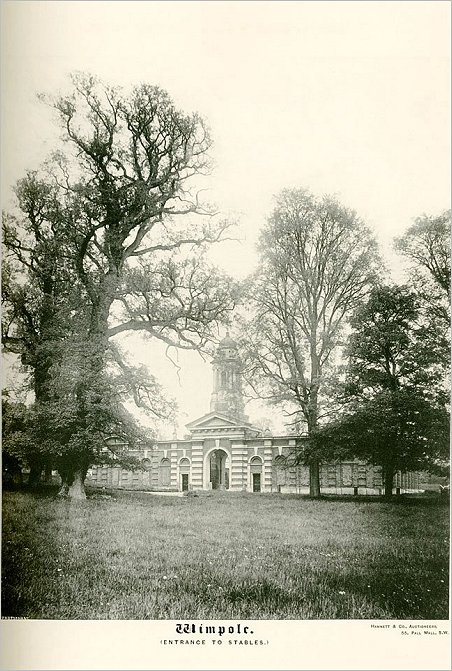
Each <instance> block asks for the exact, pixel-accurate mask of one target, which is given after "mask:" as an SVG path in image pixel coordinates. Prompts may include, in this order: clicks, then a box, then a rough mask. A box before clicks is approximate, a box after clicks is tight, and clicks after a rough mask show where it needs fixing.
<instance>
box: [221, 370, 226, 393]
mask: <svg viewBox="0 0 452 671" xmlns="http://www.w3.org/2000/svg"><path fill="white" fill-rule="evenodd" d="M226 379H227V378H226V371H225V370H222V371H221V388H222V389H225V388H226Z"/></svg>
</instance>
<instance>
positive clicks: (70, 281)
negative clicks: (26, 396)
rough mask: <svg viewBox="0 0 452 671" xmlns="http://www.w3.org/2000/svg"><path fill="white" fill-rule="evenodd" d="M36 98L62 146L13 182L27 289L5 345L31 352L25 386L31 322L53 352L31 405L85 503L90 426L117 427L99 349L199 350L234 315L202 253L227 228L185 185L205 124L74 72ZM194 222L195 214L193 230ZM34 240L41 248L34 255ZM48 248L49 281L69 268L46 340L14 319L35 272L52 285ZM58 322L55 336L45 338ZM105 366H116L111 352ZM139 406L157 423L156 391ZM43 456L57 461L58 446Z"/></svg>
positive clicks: (201, 152) (14, 302)
mask: <svg viewBox="0 0 452 671" xmlns="http://www.w3.org/2000/svg"><path fill="white" fill-rule="evenodd" d="M46 100H47V102H48V103H49V104H50V105H51V106H52V107H53V108H54V109H55V110H56V112H57V114H58V117H59V119H60V122H61V124H62V128H63V140H64V143H63V145H62V148H61V149H60V150H59V151H58V152H55V153H54V155H53V156H52V157H51V159H50V160H49V161H48V162H47V164H46V165H45V167H44V169H43V170H42V171H40V172H39V173H37V172H36V173H32V174H29V175H27V177H26V178H25V179H24V180H23V181H22V183H21V185H20V188H19V191H18V205H19V213H18V214H16V215H15V219H13V217H10V219H9V227H8V228H7V231H6V235H5V243H6V245H7V248H8V249H9V251H10V253H11V254H12V255H15V262H16V264H18V265H19V267H20V269H21V271H22V273H24V274H25V280H22V282H18V283H17V282H16V284H15V285H13V286H12V288H11V290H8V295H7V300H8V302H9V306H10V309H9V310H8V321H9V325H10V328H8V330H7V338H5V342H6V344H7V346H9V347H11V348H12V347H13V344H14V347H15V351H18V352H19V353H21V354H22V356H24V353H25V352H29V353H30V356H31V359H28V360H26V361H25V363H27V364H28V365H29V366H30V367H31V368H32V370H33V371H34V379H35V380H37V379H38V377H40V375H41V373H40V369H39V371H38V367H37V358H36V356H37V351H38V349H39V348H37V345H36V339H33V337H32V336H33V333H34V330H35V327H36V322H37V323H38V325H39V329H40V332H41V331H42V336H41V337H40V339H39V345H41V343H42V344H43V346H44V347H47V349H48V350H49V349H50V351H51V356H50V360H49V359H46V366H45V375H44V378H45V379H46V381H48V382H49V391H48V395H47V396H45V397H44V398H43V403H44V405H45V407H46V408H47V410H48V411H49V412H50V414H51V416H52V417H53V418H55V417H57V418H58V417H59V418H60V419H61V417H62V416H64V412H65V411H66V410H67V412H69V413H70V417H67V418H66V419H67V425H66V430H65V436H66V438H65V439H64V445H65V446H66V449H65V450H63V451H65V453H66V456H67V458H66V459H65V462H66V467H65V468H63V469H62V471H64V473H65V480H66V484H69V485H70V487H71V488H72V489H71V488H70V489H69V492H70V493H71V492H72V491H73V492H74V493H75V494H77V495H78V496H83V479H84V473H85V472H86V468H87V463H88V462H89V461H90V460H91V459H92V458H93V456H94V455H95V454H96V453H97V452H98V445H99V444H98V443H96V447H94V446H93V445H91V447H92V449H91V448H88V447H87V445H89V444H91V443H90V440H91V437H92V436H93V433H92V431H93V428H94V426H95V425H96V422H99V431H100V432H101V433H103V434H105V432H106V431H107V429H109V428H111V424H115V422H116V420H114V418H113V417H112V416H110V417H108V418H107V416H108V412H107V408H108V407H109V404H110V403H112V400H113V398H114V397H115V393H113V390H112V387H111V385H110V384H109V383H108V374H107V371H108V367H109V365H111V361H112V353H113V352H114V350H113V349H112V347H111V341H110V339H111V338H112V337H113V336H115V335H116V334H118V333H120V332H123V331H126V330H141V331H143V332H145V333H147V334H149V335H151V336H153V337H156V338H159V339H160V340H162V341H163V342H165V343H166V344H167V345H168V346H176V347H180V348H185V349H198V350H202V349H204V348H205V347H206V345H207V344H208V342H209V340H210V339H211V338H212V335H213V333H214V328H215V325H216V324H217V323H218V322H219V321H222V320H225V319H227V317H228V314H229V312H230V310H231V309H232V308H233V306H234V291H233V287H232V285H231V282H230V281H229V280H228V278H226V277H225V276H223V275H221V274H220V273H218V272H217V271H216V270H215V269H213V268H209V267H208V266H207V264H206V263H205V262H204V256H203V250H204V249H205V248H206V246H207V245H208V244H209V243H211V242H215V241H218V240H220V239H221V237H222V235H223V233H224V231H225V230H226V229H227V228H228V226H229V224H228V223H227V222H224V221H217V219H216V218H215V217H214V213H213V212H212V209H211V208H208V207H206V206H203V205H202V204H201V202H200V200H199V193H197V192H195V191H192V189H191V187H190V180H192V178H193V177H195V176H197V175H202V174H205V173H206V171H207V170H208V169H209V159H208V150H209V147H210V144H211V141H210V137H209V133H208V131H207V129H206V127H205V124H204V122H203V121H202V119H201V118H200V117H199V116H198V115H196V114H194V115H185V114H183V113H182V112H179V111H178V110H177V109H176V108H175V106H174V104H173V102H172V101H171V99H170V98H169V96H168V95H167V94H166V92H164V91H163V90H161V89H159V88H158V87H153V86H149V85H141V86H139V87H136V88H135V89H134V90H133V91H132V92H131V94H130V95H125V94H124V93H123V92H122V91H121V90H120V89H117V88H113V87H110V86H107V85H105V84H102V83H101V82H99V81H98V80H96V79H95V78H94V77H91V76H86V75H75V76H74V77H73V78H72V91H71V93H70V94H68V95H66V96H59V97H56V98H49V99H46ZM21 193H27V194H32V198H24V197H20V194H21ZM49 203H50V205H49ZM195 214H197V215H199V216H201V215H202V216H203V218H204V220H203V223H202V224H200V223H199V216H198V218H196V219H194V215H195ZM181 220H183V221H186V222H187V223H182V224H181ZM16 222H17V223H16ZM43 230H45V231H47V233H48V235H47V238H49V239H47V238H46V240H45V242H46V245H45V246H44V247H42V245H41V240H40V236H41V232H42V231H43ZM52 236H53V237H52ZM30 238H31V241H30ZM54 242H55V245H54V246H53V247H52V244H53V243H54ZM29 243H30V244H29ZM48 248H50V249H52V250H53V251H55V249H56V250H57V258H58V259H59V261H60V266H59V269H58V270H59V272H58V273H56V276H57V278H58V280H60V278H61V277H62V276H64V271H65V269H66V266H67V268H68V277H67V278H66V277H65V279H64V282H65V283H63V285H61V284H59V285H58V286H57V287H56V288H55V294H56V297H57V299H58V300H59V304H58V305H57V306H56V309H53V308H54V307H55V305H52V310H51V311H50V312H51V319H50V323H51V331H52V332H51V333H50V334H49V333H47V332H45V333H44V330H43V328H42V314H41V313H39V311H38V315H37V320H36V319H31V320H30V319H28V320H27V318H26V315H25V317H24V318H21V317H20V316H19V315H18V311H17V306H18V304H19V303H20V300H22V302H23V305H24V307H25V310H26V312H27V313H29V312H30V310H29V308H30V303H29V296H28V293H27V292H26V291H25V290H22V289H23V288H24V287H25V286H26V283H27V281H28V283H29V286H35V285H34V283H33V281H34V277H35V274H36V266H37V265H38V264H39V265H40V266H43V270H44V272H45V274H46V276H47V275H50V276H51V277H55V273H54V272H53V270H51V262H50V261H49V260H48V256H47V253H46V252H47V249H48ZM52 258H53V257H52ZM31 259H34V261H33V263H32V261H31ZM37 292H38V296H37V302H38V304H39V305H41V304H43V302H44V294H45V292H44V290H43V289H42V288H41V287H40V286H38V287H37ZM65 306H66V311H65ZM22 312H23V311H22ZM33 316H34V315H33ZM60 321H61V323H62V325H63V332H62V333H55V330H57V324H58V323H59V322H60ZM55 343H58V345H59V346H57V347H55ZM27 347H28V348H27ZM73 347H75V354H74V352H73V351H71V350H72V348H73ZM33 357H34V358H33ZM113 358H115V361H116V364H118V356H117V351H115V356H114V357H113ZM51 361H53V362H54V363H55V366H53V365H51V364H50V362H51ZM67 367H69V368H68V371H69V372H68V371H67V370H66V369H67ZM65 370H66V372H65V373H63V372H62V371H65ZM49 372H51V374H50V377H49ZM72 373H74V374H73V375H72V382H74V381H75V386H71V388H70V390H67V389H66V390H65V389H64V385H62V384H61V381H62V379H63V378H64V376H65V375H67V374H69V375H71V374H72ZM131 379H133V376H132V378H131ZM122 380H123V381H124V375H123V376H122ZM35 391H36V389H35ZM135 391H136V390H135ZM134 396H135V399H136V398H137V394H136V393H135V394H134ZM37 397H38V396H37ZM68 399H70V403H68V405H67V406H66V405H65V401H67V400H68ZM142 399H143V397H141V400H142ZM147 399H148V401H150V402H151V404H152V406H153V409H154V410H156V411H157V412H158V408H159V406H160V396H159V392H158V390H157V388H156V387H155V385H154V391H153V393H148V394H147ZM55 403H56V404H57V406H56V407H57V411H55V412H53V411H51V407H52V404H53V407H54V409H55V405H54V404H55ZM52 413H53V414H52ZM116 416H117V413H116ZM102 417H103V419H102ZM53 421H54V420H53V419H52V422H53ZM55 421H56V424H55V426H57V425H58V426H60V428H61V426H62V424H61V423H60V424H58V422H59V421H60V420H59V419H57V420H55ZM57 434H58V432H54V435H57ZM69 434H70V435H69ZM59 435H61V434H59ZM60 442H61V441H60ZM51 450H56V453H57V454H58V456H59V458H60V460H61V459H62V449H61V444H60V445H59V447H58V448H56V447H51Z"/></svg>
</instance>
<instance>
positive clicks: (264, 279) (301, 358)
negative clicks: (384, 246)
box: [244, 189, 379, 497]
mask: <svg viewBox="0 0 452 671" xmlns="http://www.w3.org/2000/svg"><path fill="white" fill-rule="evenodd" d="M259 250H260V267H259V271H258V272H257V273H256V275H255V277H254V280H253V281H252V282H251V288H250V302H251V306H252V311H253V312H252V314H253V317H252V319H251V320H249V321H248V322H247V325H246V337H245V338H244V350H245V352H246V354H245V359H246V377H247V379H248V381H249V383H250V385H251V387H252V388H253V389H254V391H255V392H256V394H257V395H258V396H259V397H261V398H265V399H267V400H269V401H272V402H274V403H278V404H280V403H283V404H285V405H286V406H289V407H290V408H291V409H292V415H293V417H294V423H295V422H296V423H298V425H299V424H300V419H301V420H302V423H304V424H305V425H306V426H307V432H308V435H309V437H310V438H311V440H310V441H308V445H309V448H308V449H307V450H306V451H305V454H304V459H305V462H306V463H308V464H309V467H310V494H311V496H313V497H316V496H319V494H320V475H319V471H320V464H319V459H318V458H317V455H316V451H315V432H316V429H317V427H318V425H319V422H321V421H322V416H323V414H324V413H325V412H326V411H327V407H326V405H325V401H326V399H327V396H328V386H329V384H330V383H331V375H332V374H333V371H334V365H333V364H334V354H335V352H337V350H338V348H339V347H340V345H341V342H342V341H341V337H342V332H343V328H344V326H345V324H346V322H347V318H348V316H349V314H350V312H351V311H352V310H353V309H354V308H355V307H356V305H357V304H358V303H359V302H360V301H361V300H362V298H363V297H364V296H365V294H366V293H367V292H368V291H369V288H370V286H371V285H372V284H373V282H374V281H375V278H376V276H377V271H378V266H379V260H378V255H377V249H376V243H375V240H374V238H373V237H372V235H371V233H370V231H369V230H368V229H367V228H366V227H365V225H364V224H363V222H362V221H361V220H360V219H359V217H358V216H357V215H356V213H355V212H353V211H351V210H349V209H348V208H346V207H344V206H342V205H341V204H340V203H339V201H338V200H337V199H336V198H334V197H330V196H324V197H322V198H316V197H315V196H314V195H312V194H311V193H310V192H309V191H307V190H305V189H286V190H284V191H282V192H281V193H280V194H279V196H278V197H277V199H276V206H275V208H274V210H273V213H272V214H271V216H270V217H269V219H268V222H267V224H266V226H265V228H264V230H263V232H262V235H261V239H260V245H259Z"/></svg>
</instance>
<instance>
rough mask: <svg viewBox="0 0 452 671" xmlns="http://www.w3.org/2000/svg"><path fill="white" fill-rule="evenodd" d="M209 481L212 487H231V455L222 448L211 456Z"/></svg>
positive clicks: (214, 451)
mask: <svg viewBox="0 0 452 671" xmlns="http://www.w3.org/2000/svg"><path fill="white" fill-rule="evenodd" d="M208 463H209V482H210V484H211V487H212V489H229V456H228V454H227V452H225V451H224V450H222V449H217V450H213V452H211V454H210V456H209V461H208Z"/></svg>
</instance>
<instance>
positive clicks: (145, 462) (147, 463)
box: [141, 459, 151, 471]
mask: <svg viewBox="0 0 452 671" xmlns="http://www.w3.org/2000/svg"><path fill="white" fill-rule="evenodd" d="M141 465H142V466H143V468H144V470H145V471H150V470H151V460H150V459H142V460H141Z"/></svg>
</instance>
